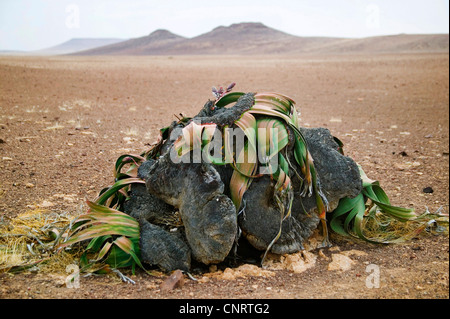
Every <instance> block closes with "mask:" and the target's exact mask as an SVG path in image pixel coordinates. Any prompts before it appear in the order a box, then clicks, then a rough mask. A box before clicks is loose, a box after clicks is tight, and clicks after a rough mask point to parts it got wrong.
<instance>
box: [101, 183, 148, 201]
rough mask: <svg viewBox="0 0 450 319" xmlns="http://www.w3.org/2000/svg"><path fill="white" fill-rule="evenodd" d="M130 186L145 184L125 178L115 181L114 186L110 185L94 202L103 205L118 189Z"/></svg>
mask: <svg viewBox="0 0 450 319" xmlns="http://www.w3.org/2000/svg"><path fill="white" fill-rule="evenodd" d="M131 184H145V182H144V181H143V180H142V179H140V178H127V179H122V180H120V181H117V182H116V183H115V184H114V185H112V186H111V187H110V188H109V189H108V190H107V191H105V192H104V193H103V194H101V195H100V196H99V197H98V198H97V199H96V200H95V202H96V203H97V204H99V205H102V204H104V203H105V202H106V201H107V200H108V198H109V197H111V196H112V195H113V194H114V193H116V192H117V191H118V190H119V189H121V188H124V187H126V186H129V185H131Z"/></svg>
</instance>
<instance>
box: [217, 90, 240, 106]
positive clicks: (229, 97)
mask: <svg viewBox="0 0 450 319" xmlns="http://www.w3.org/2000/svg"><path fill="white" fill-rule="evenodd" d="M244 94H245V93H243V92H230V93H227V94H225V95H224V96H222V97H221V98H220V99H219V100H217V101H216V103H215V105H216V107H218V108H220V107H225V106H227V105H228V104H231V103H235V102H237V100H239V98H240V97H241V96H243V95H244Z"/></svg>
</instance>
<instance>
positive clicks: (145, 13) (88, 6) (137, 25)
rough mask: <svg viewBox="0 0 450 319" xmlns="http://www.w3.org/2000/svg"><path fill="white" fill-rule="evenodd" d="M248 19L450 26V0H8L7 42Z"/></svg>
mask: <svg viewBox="0 0 450 319" xmlns="http://www.w3.org/2000/svg"><path fill="white" fill-rule="evenodd" d="M240 22H262V23H264V24H265V25H267V26H269V27H272V28H275V29H278V30H281V31H284V32H287V33H290V34H293V35H298V36H330V37H351V38H355V37H356V38H359V37H367V36H375V35H388V34H399V33H410V34H411V33H448V32H449V27H448V25H449V1H448V0H271V1H266V0H255V1H253V0H240V1H239V0H206V1H203V0H189V1H187V0H165V1H162V0H159V1H156V0H148V1H143V0H134V1H133V0H129V1H126V0H42V1H39V0H0V50H38V49H42V48H46V47H50V46H54V45H57V44H59V43H62V42H65V41H67V40H69V39H71V38H124V39H125V38H136V37H140V36H144V35H147V34H149V33H151V32H153V31H154V30H156V29H167V30H170V31H171V32H173V33H176V34H179V35H182V36H186V37H194V36H197V35H200V34H202V33H206V32H209V31H210V30H212V29H213V28H215V27H217V26H219V25H224V26H228V25H230V24H232V23H240Z"/></svg>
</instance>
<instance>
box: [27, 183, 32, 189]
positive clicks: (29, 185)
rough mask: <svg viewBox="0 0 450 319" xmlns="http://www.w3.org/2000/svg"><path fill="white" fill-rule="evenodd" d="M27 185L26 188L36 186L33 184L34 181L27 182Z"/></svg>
mask: <svg viewBox="0 0 450 319" xmlns="http://www.w3.org/2000/svg"><path fill="white" fill-rule="evenodd" d="M25 187H26V188H33V187H34V184H33V183H26V184H25Z"/></svg>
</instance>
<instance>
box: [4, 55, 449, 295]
mask: <svg viewBox="0 0 450 319" xmlns="http://www.w3.org/2000/svg"><path fill="white" fill-rule="evenodd" d="M230 82H237V86H236V89H235V90H237V91H260V92H262V91H278V92H281V93H284V94H286V95H289V96H291V97H292V98H294V100H296V102H297V104H298V107H299V108H300V110H301V112H302V125H304V126H310V127H319V126H321V127H327V128H328V129H330V130H331V132H332V133H333V134H334V135H335V136H337V137H339V138H340V139H341V140H342V141H343V142H344V143H345V151H346V154H347V155H348V156H350V157H352V158H353V159H354V160H355V161H357V162H358V163H360V164H361V165H362V166H363V168H364V169H365V171H366V173H367V174H368V176H369V177H370V178H372V179H377V180H379V181H380V182H381V185H382V186H383V188H384V189H385V190H386V192H387V194H388V195H389V196H390V197H391V201H392V203H393V204H395V205H398V206H405V207H414V208H415V209H416V210H417V211H418V212H423V211H425V210H426V208H427V207H428V209H429V210H430V211H432V212H433V211H436V210H437V209H439V208H440V207H442V211H443V212H445V213H448V210H449V206H448V205H449V189H448V187H449V57H448V54H410V55H366V56H363V55H354V56H328V57H323V56H321V57H314V56H310V57H306V56H305V57H282V58H281V57H248V56H246V57H225V56H221V57H205V56H202V57H167V56H165V57H52V58H48V57H47V58H33V57H27V58H24V57H1V58H0V114H1V118H0V189H1V193H2V195H1V196H2V197H1V202H0V212H1V216H2V217H5V218H6V217H10V218H13V217H14V216H17V214H20V213H23V212H26V211H27V210H30V209H33V208H34V207H38V206H39V205H41V206H42V205H43V206H48V207H47V208H46V209H47V210H48V211H49V212H52V211H55V212H64V211H70V212H73V213H74V214H75V212H76V211H77V207H80V205H81V204H82V203H83V202H84V199H85V198H89V199H93V198H95V196H96V194H97V192H98V191H99V190H100V189H101V188H103V187H104V186H108V185H110V184H111V182H112V179H113V177H112V168H113V165H114V162H115V159H116V158H117V157H118V156H119V155H121V154H122V153H127V152H132V153H140V152H142V151H144V150H146V149H147V148H148V143H152V142H153V141H155V139H156V138H157V135H158V129H159V128H161V127H163V126H166V125H168V124H169V123H170V122H171V121H172V120H174V119H175V117H174V114H179V113H184V114H186V115H195V114H196V113H197V112H198V110H199V109H200V108H201V107H202V106H203V104H204V103H205V102H206V100H207V99H209V98H212V95H211V93H210V88H211V86H213V85H215V86H216V85H220V84H222V85H227V84H228V83H230ZM426 187H431V188H432V189H433V193H424V192H423V189H424V188H426ZM55 195H56V196H55ZM332 241H333V243H334V247H335V248H331V249H323V251H322V253H320V254H319V253H318V252H317V251H316V252H313V253H314V254H316V255H318V258H317V262H316V264H315V266H314V267H312V268H310V269H308V270H306V271H304V272H302V273H294V272H291V271H288V270H274V271H273V272H274V275H273V276H247V277H242V278H236V279H234V280H226V279H223V278H221V277H212V278H210V279H209V280H207V281H206V280H202V281H200V282H195V281H191V280H188V279H186V280H185V284H184V286H183V287H181V288H177V289H175V290H173V291H169V292H163V291H161V290H160V289H159V285H160V283H161V282H162V281H163V280H164V279H165V278H167V276H166V275H164V274H160V275H158V276H156V277H152V276H149V275H147V274H145V273H143V272H142V271H139V270H138V271H137V274H136V275H135V276H131V275H130V274H129V272H128V271H125V273H126V274H127V275H130V276H131V278H132V279H133V280H134V281H135V282H136V284H135V285H131V284H125V283H122V282H120V281H119V280H117V278H115V277H114V276H90V277H86V278H85V277H83V278H81V282H80V288H79V289H70V288H67V287H65V285H64V284H63V283H64V277H65V275H64V274H49V273H41V272H24V273H19V274H9V273H2V274H0V298H19V299H22V298H102V299H103V298H289V299H290V298H445V299H447V298H449V275H448V272H449V250H448V249H449V241H448V236H446V235H441V236H432V235H428V236H425V235H424V236H420V237H419V238H418V239H414V240H412V241H410V242H408V243H406V244H400V245H389V246H376V245H371V244H366V243H360V242H357V241H354V242H352V241H347V240H343V239H342V238H339V237H337V236H333V237H332ZM336 247H337V248H336ZM338 250H340V251H341V252H345V251H349V250H356V251H360V252H364V253H366V254H360V255H358V256H351V258H352V259H353V261H354V264H353V266H352V268H351V269H349V270H347V271H343V270H328V265H329V264H330V257H331V255H332V254H335V253H336V252H337V251H338ZM369 264H375V265H377V266H378V267H379V270H380V287H379V288H368V287H367V285H366V282H367V278H368V276H369V273H368V272H366V267H367V266H368V265H369Z"/></svg>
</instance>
